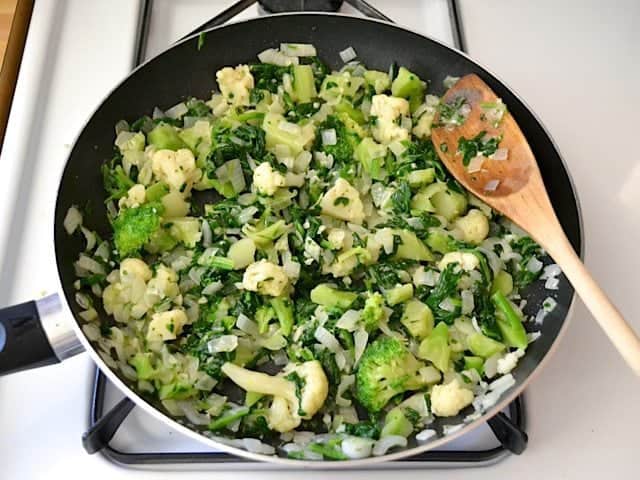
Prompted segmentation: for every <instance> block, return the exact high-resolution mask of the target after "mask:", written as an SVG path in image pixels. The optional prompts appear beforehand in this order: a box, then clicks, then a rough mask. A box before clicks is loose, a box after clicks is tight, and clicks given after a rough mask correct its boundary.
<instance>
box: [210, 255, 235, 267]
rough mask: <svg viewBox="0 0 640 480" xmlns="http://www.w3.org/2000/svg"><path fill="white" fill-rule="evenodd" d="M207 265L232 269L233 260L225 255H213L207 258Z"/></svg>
mask: <svg viewBox="0 0 640 480" xmlns="http://www.w3.org/2000/svg"><path fill="white" fill-rule="evenodd" d="M208 263H209V266H211V267H215V268H219V269H220V270H233V260H231V259H230V258H227V257H218V256H214V257H211V258H210V259H209V262H208Z"/></svg>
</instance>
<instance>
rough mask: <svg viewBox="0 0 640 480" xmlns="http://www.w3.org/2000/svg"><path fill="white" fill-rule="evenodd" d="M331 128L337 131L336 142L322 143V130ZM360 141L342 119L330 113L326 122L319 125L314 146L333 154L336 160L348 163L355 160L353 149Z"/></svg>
mask: <svg viewBox="0 0 640 480" xmlns="http://www.w3.org/2000/svg"><path fill="white" fill-rule="evenodd" d="M330 129H333V130H335V131H336V144H335V145H324V144H323V143H322V134H321V133H320V132H322V131H323V130H330ZM358 141H359V138H358V136H357V135H356V134H354V133H352V132H349V131H348V130H347V127H346V126H345V123H344V122H343V121H342V120H340V119H339V118H338V117H336V116H333V115H330V116H328V117H327V119H326V120H325V121H324V122H322V123H321V124H320V125H318V133H317V134H316V143H315V147H314V148H315V149H316V150H320V151H322V152H324V153H326V154H330V155H333V158H334V160H335V161H336V162H338V163H340V164H347V163H351V162H352V161H353V150H354V147H355V144H357V142H358Z"/></svg>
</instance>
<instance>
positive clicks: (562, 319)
mask: <svg viewBox="0 0 640 480" xmlns="http://www.w3.org/2000/svg"><path fill="white" fill-rule="evenodd" d="M281 42H300V43H312V44H314V45H315V46H316V48H317V49H318V52H319V55H320V57H321V58H322V59H323V60H324V61H325V62H326V63H327V64H328V65H329V66H331V67H332V68H339V67H340V66H341V65H342V61H341V60H340V57H339V55H338V52H340V51H341V50H343V49H344V48H345V47H347V46H352V47H353V48H354V49H355V50H356V52H358V57H359V59H360V60H362V61H363V62H364V63H365V64H366V65H367V66H368V67H369V68H375V69H378V70H383V71H386V70H387V69H388V67H389V65H390V64H391V63H392V62H397V64H398V65H404V66H406V67H408V68H409V69H410V70H412V71H414V72H416V73H417V74H418V75H419V76H420V77H421V78H424V79H429V81H430V85H429V90H430V91H431V92H433V93H436V94H442V93H443V87H442V82H443V80H444V78H445V77H446V76H447V75H463V74H466V73H476V74H477V75H479V76H480V77H481V78H482V79H483V80H484V81H485V82H486V83H487V84H488V85H489V86H490V87H491V88H492V89H493V90H494V91H495V92H496V94H497V95H498V96H499V97H501V98H502V99H503V101H504V102H505V103H506V105H508V107H509V110H510V112H511V114H512V115H513V116H514V118H515V119H516V120H517V122H518V124H519V125H520V126H521V128H522V131H523V132H524V134H525V135H526V137H527V139H528V141H529V144H530V145H531V148H532V150H533V153H534V154H535V156H536V158H537V159H538V161H539V165H540V170H541V173H542V176H543V178H544V182H545V185H546V187H547V189H548V191H549V196H550V198H551V200H552V203H553V205H554V207H555V209H556V213H557V215H558V218H559V220H560V222H561V224H562V226H563V228H564V230H565V232H566V233H567V236H568V237H569V239H570V241H571V243H572V244H573V246H574V248H575V249H576V251H577V252H581V248H582V240H581V222H580V214H579V208H578V203H577V199H576V195H575V192H574V189H573V186H572V184H571V179H570V177H569V174H568V172H567V169H566V167H565V165H564V163H563V161H562V158H561V157H560V154H559V152H558V150H557V148H556V146H555V145H554V143H553V141H552V139H551V138H550V136H549V134H548V133H547V132H546V131H545V129H544V127H543V126H542V125H541V123H540V121H539V120H538V119H537V118H536V116H535V115H534V114H533V112H532V111H531V110H530V109H529V108H528V107H527V106H526V105H525V103H524V102H523V101H522V100H521V99H520V98H519V97H518V96H517V95H516V94H515V93H513V91H512V90H511V89H509V88H508V87H507V86H506V85H505V84H504V83H503V82H501V81H500V80H499V79H498V78H497V77H496V76H495V75H493V74H492V73H490V72H489V71H488V70H487V69H486V68H484V67H482V66H481V65H479V64H478V63H477V62H475V61H474V60H472V59H470V58H469V57H467V56H465V55H464V54H462V53H460V52H459V51H456V50H454V49H452V48H450V47H448V46H446V45H444V44H442V43H440V42H438V41H436V40H433V39H430V38H428V37H424V36H422V35H419V34H417V33H414V32H411V31H408V30H406V29H403V28H400V27H398V26H396V25H394V24H391V23H388V22H382V21H377V20H371V19H364V18H356V17H349V16H344V15H339V14H319V13H295V14H280V15H271V16H267V17H262V18H256V19H252V20H248V21H244V22H238V23H233V24H229V25H225V26H221V27H216V28H212V29H210V30H208V31H207V32H206V41H205V42H204V45H202V46H201V47H202V48H200V49H198V47H197V43H198V42H197V38H196V36H195V35H194V36H192V37H189V38H187V39H185V40H183V41H181V42H179V43H177V44H176V45H174V46H172V47H171V48H169V49H168V50H166V51H164V52H163V53H161V54H160V55H158V56H157V57H155V58H153V59H152V60H150V61H148V62H147V63H145V64H143V65H142V66H140V67H139V68H137V69H136V70H135V71H133V72H132V73H131V74H130V75H129V77H127V78H126V79H125V80H124V81H123V82H122V83H120V85H118V86H117V87H116V88H115V89H114V90H113V91H112V92H111V93H110V94H109V96H108V97H107V98H106V99H105V100H104V101H103V102H102V104H101V105H100V106H99V107H98V109H97V110H96V111H95V113H94V114H93V116H92V117H91V118H90V119H89V121H88V123H87V124H86V126H85V127H84V129H83V130H82V132H81V133H80V135H79V137H78V139H77V140H76V143H75V145H74V147H73V149H72V151H71V154H70V155H69V158H68V160H67V163H66V166H65V169H64V173H63V175H62V179H61V181H60V187H59V190H58V197H57V203H56V210H55V226H54V239H55V250H56V263H57V267H58V273H59V278H60V283H61V288H62V291H63V293H64V298H65V299H66V301H67V303H68V305H69V308H70V310H71V312H72V313H73V315H74V319H75V321H74V322H72V323H73V331H71V330H65V329H64V328H62V327H61V326H60V325H61V324H60V323H59V322H57V321H56V319H55V318H53V317H52V316H51V315H50V313H51V312H52V311H55V310H56V309H55V304H56V301H57V299H56V297H47V298H45V299H43V300H39V301H35V302H27V303H25V304H21V305H17V306H13V307H8V308H5V309H4V310H2V311H0V374H3V373H5V374H6V373H11V372H15V371H19V370H24V369H27V368H32V367H35V366H42V365H46V364H50V363H55V362H58V361H60V360H63V359H65V358H67V357H68V356H70V355H73V354H75V353H79V352H80V351H82V350H83V349H84V350H86V351H87V352H88V353H89V354H90V355H91V357H92V359H93V361H94V362H95V363H96V364H97V365H98V366H99V367H100V369H101V370H102V371H103V372H104V373H105V374H106V376H107V377H108V378H109V380H110V381H111V382H112V383H114V384H115V385H116V386H117V387H118V388H120V389H121V390H122V391H123V392H124V393H125V394H126V395H127V396H128V397H129V398H130V399H131V400H133V401H134V402H135V403H136V404H137V405H138V406H140V407H141V408H143V409H144V410H145V411H147V412H149V413H150V414H152V415H153V416H155V417H157V418H159V419H161V420H162V421H164V422H165V423H166V424H168V425H169V426H170V427H171V428H173V429H175V430H178V431H180V432H182V433H184V434H186V435H188V436H190V437H193V438H196V439H198V440H199V441H201V442H203V443H205V444H207V445H209V446H211V447H212V448H215V449H219V450H224V451H227V452H229V453H232V454H235V455H239V456H242V457H248V458H250V459H253V460H261V461H271V462H279V463H284V464H293V465H295V466H297V467H304V468H314V467H316V468H317V467H320V466H321V468H332V467H337V468H344V467H350V466H352V467H357V466H366V465H369V464H371V463H373V462H380V461H384V460H397V459H400V458H404V457H409V456H412V455H416V454H418V453H420V452H423V451H426V450H429V449H432V448H435V447H438V446H440V445H442V444H444V443H446V442H448V441H449V440H452V439H453V438H455V437H457V436H459V435H463V434H464V433H466V432H467V431H469V430H470V429H472V428H474V427H476V426H478V425H480V424H481V423H483V422H485V421H487V420H488V419H489V418H491V417H492V416H494V415H496V414H497V413H498V412H499V411H500V410H502V409H503V408H504V407H505V406H506V405H507V404H508V403H510V402H511V401H512V400H513V399H514V398H515V397H516V396H517V395H519V394H520V393H521V392H522V391H523V389H524V388H525V387H526V386H527V384H528V383H529V381H530V380H531V378H532V377H533V376H534V374H535V373H536V372H538V371H539V370H540V368H541V367H542V365H543V364H544V363H545V361H546V360H547V359H548V357H549V355H550V353H551V352H552V351H553V349H554V348H555V347H556V346H557V344H558V341H559V339H560V337H561V335H562V334H563V332H564V331H565V330H566V326H567V316H568V314H569V310H570V307H571V304H572V301H573V297H574V292H573V289H572V288H571V286H570V285H569V283H568V282H567V281H566V279H565V278H564V277H561V279H560V285H559V289H558V290H557V291H555V292H553V293H554V294H553V296H554V298H555V299H556V301H557V307H556V308H555V309H554V310H553V311H552V312H551V313H550V314H549V315H548V316H547V318H546V319H545V321H544V323H543V324H542V325H541V326H536V330H539V331H541V336H540V338H539V339H538V340H537V341H535V342H533V343H532V344H531V345H530V346H529V349H528V350H527V354H526V356H525V357H524V358H522V359H521V361H520V362H519V364H518V366H517V368H516V369H515V370H514V371H513V372H512V373H513V376H514V378H515V380H516V383H515V385H514V386H513V387H512V388H511V389H509V390H508V391H507V392H505V393H504V394H503V395H502V397H501V398H500V401H499V402H498V403H497V404H496V405H495V406H494V407H493V408H491V409H489V410H488V411H487V412H486V413H485V414H484V415H482V416H481V417H480V418H478V419H477V420H475V421H473V422H470V423H467V424H466V425H465V426H464V427H463V428H461V429H458V430H456V431H455V433H450V434H448V435H444V434H443V427H445V426H447V425H457V424H460V423H462V422H463V418H464V416H465V415H467V414H468V413H469V411H468V410H467V411H463V412H462V413H461V414H460V415H459V416H458V417H453V418H438V419H436V420H435V422H434V423H433V424H432V425H431V426H430V428H433V429H435V430H436V431H437V432H438V434H437V435H436V436H435V437H433V438H432V439H431V440H430V441H428V442H427V443H424V444H418V443H417V442H416V441H415V439H414V438H410V441H409V445H408V446H407V447H406V448H405V449H402V450H396V451H393V452H392V453H390V454H387V455H385V456H381V457H375V458H368V459H363V460H349V461H344V462H313V461H303V460H290V459H287V458H283V457H280V456H266V455H261V454H255V453H250V452H247V451H245V450H242V449H239V448H235V447H231V446H228V445H225V444H222V443H220V442H218V441H214V440H212V439H210V438H207V437H206V436H204V435H202V434H201V433H200V432H199V431H198V430H197V429H196V428H195V427H193V428H190V427H189V426H185V425H183V424H181V423H178V422H177V421H176V420H175V419H173V418H171V417H170V416H169V415H168V413H167V412H166V411H165V410H164V409H163V407H162V406H161V405H160V404H159V403H158V402H155V401H154V400H152V399H150V398H147V397H143V396H141V395H140V394H139V393H138V392H136V391H135V390H134V386H133V385H132V383H131V382H130V381H128V380H126V379H125V378H124V377H123V376H122V375H121V374H120V373H119V372H118V371H115V370H112V369H111V368H110V367H108V366H107V365H106V364H105V363H104V361H103V360H102V359H101V357H100V355H99V354H98V353H97V350H96V348H97V346H96V345H94V344H92V342H90V341H89V340H88V339H87V338H86V337H85V335H84V333H83V332H82V329H81V319H80V317H79V316H78V314H79V312H80V308H79V307H78V306H77V305H76V302H75V301H74V296H75V289H74V287H73V283H74V281H75V280H76V277H75V274H74V269H73V262H74V260H75V259H76V258H77V256H78V253H79V252H80V251H82V250H83V247H84V245H83V242H82V240H81V239H80V238H78V236H74V237H70V236H69V235H68V234H67V233H66V231H65V230H64V227H63V220H64V217H65V215H66V212H67V210H68V208H69V207H70V206H72V205H80V206H85V205H90V206H91V208H89V209H87V211H86V213H85V216H84V223H85V225H87V226H89V227H90V228H92V229H95V230H96V231H97V232H98V233H99V234H100V235H101V236H102V237H103V238H107V237H108V236H109V234H110V228H109V223H108V220H107V212H106V209H105V206H104V199H105V192H104V190H103V187H102V177H101V174H100V166H101V164H102V163H103V161H104V160H105V159H108V158H110V157H111V155H112V148H113V140H114V133H113V126H114V125H115V123H116V122H117V121H118V120H120V119H127V120H134V119H136V118H139V117H140V116H142V115H144V114H147V113H148V112H150V111H151V110H152V109H153V107H154V106H156V105H157V106H160V107H161V108H162V107H168V106H170V105H174V104H175V103H177V102H178V101H179V100H182V99H186V98H188V97H191V96H195V97H199V98H204V97H208V96H209V95H210V93H211V90H212V89H213V88H214V87H215V81H214V74H215V72H216V71H217V70H218V69H220V68H222V67H224V66H229V65H237V64H241V63H251V62H255V56H256V53H258V52H260V51H262V50H264V49H266V48H269V47H277V46H278V45H279V44H280V43H281ZM540 283H541V282H537V283H535V284H533V285H531V286H530V287H529V288H528V289H527V290H525V292H524V294H523V297H524V298H526V299H527V300H528V303H527V308H525V313H526V314H527V315H532V314H535V312H536V311H537V310H538V309H539V308H540V305H541V303H542V301H543V299H545V298H546V297H548V296H549V294H550V293H551V292H549V291H547V290H545V289H544V288H543V287H542V285H540ZM99 315H101V316H102V317H103V318H106V314H105V313H104V312H103V311H100V312H99ZM527 323H531V322H527ZM52 373H53V372H52ZM279 455H280V453H279Z"/></svg>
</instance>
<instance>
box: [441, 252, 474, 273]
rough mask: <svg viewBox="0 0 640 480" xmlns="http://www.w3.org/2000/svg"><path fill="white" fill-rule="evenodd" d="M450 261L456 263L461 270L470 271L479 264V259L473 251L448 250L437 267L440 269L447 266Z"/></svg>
mask: <svg viewBox="0 0 640 480" xmlns="http://www.w3.org/2000/svg"><path fill="white" fill-rule="evenodd" d="M450 263H458V264H460V267H462V269H463V270H466V271H467V272H470V271H471V270H474V269H476V268H478V267H479V266H480V261H479V260H478V257H476V256H475V255H474V254H473V253H467V252H449V253H446V254H445V255H444V257H442V260H440V263H438V268H439V269H440V270H441V271H442V270H444V269H445V268H447V265H449V264H450Z"/></svg>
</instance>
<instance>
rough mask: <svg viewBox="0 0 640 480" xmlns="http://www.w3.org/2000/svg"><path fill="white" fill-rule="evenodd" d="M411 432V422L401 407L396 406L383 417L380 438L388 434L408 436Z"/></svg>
mask: <svg viewBox="0 0 640 480" xmlns="http://www.w3.org/2000/svg"><path fill="white" fill-rule="evenodd" d="M411 432H413V424H412V423H411V422H410V421H409V420H408V419H407V417H406V416H405V414H404V412H403V411H402V409H401V408H399V407H396V408H393V409H391V410H389V413H387V416H386V417H385V419H384V426H383V427H382V431H381V432H380V438H384V437H388V436H390V435H400V436H401V437H408V436H409V435H411Z"/></svg>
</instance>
